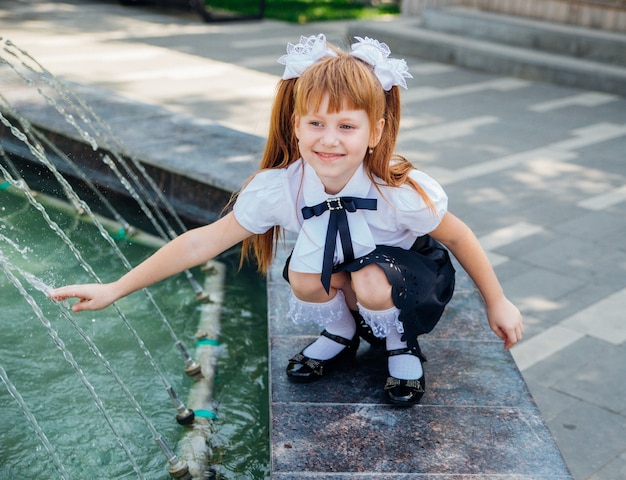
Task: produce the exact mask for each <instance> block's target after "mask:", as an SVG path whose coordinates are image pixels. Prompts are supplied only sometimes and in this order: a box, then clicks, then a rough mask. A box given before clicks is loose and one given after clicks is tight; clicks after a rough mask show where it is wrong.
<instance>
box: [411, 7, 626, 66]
mask: <svg viewBox="0 0 626 480" xmlns="http://www.w3.org/2000/svg"><path fill="white" fill-rule="evenodd" d="M422 20H423V23H422V25H423V26H424V27H425V28H427V29H428V30H434V31H438V32H444V33H450V34H453V35H462V36H466V37H471V38H476V39H481V40H488V41H495V42H500V43H504V44H507V45H513V46H518V47H523V48H529V49H533V50H540V51H545V52H552V53H558V54H561V55H568V56H572V57H577V58H584V59H587V60H593V61H597V62H602V63H609V64H616V65H622V66H626V34H623V33H618V32H608V31H602V30H595V29H591V28H584V27H577V26H572V25H565V24H560V23H553V22H546V21H541V20H533V19H530V18H523V17H517V16H512V15H506V14H503V13H493V12H486V11H483V10H478V9H475V8H465V7H449V8H429V9H425V10H424V11H423V12H422Z"/></svg>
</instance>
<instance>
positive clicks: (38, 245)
mask: <svg viewBox="0 0 626 480" xmlns="http://www.w3.org/2000/svg"><path fill="white" fill-rule="evenodd" d="M47 211H48V212H49V214H50V216H51V217H52V218H53V219H54V221H55V222H57V223H58V224H59V225H60V226H61V228H62V229H63V231H65V232H66V233H67V235H68V236H69V237H70V238H71V240H72V242H73V243H75V244H76V245H77V248H78V249H79V250H80V252H81V253H82V254H83V256H84V258H85V259H87V260H88V262H89V263H90V265H91V266H92V267H93V269H94V270H95V272H96V273H97V274H98V275H99V276H100V278H101V279H102V280H103V281H110V280H113V279H115V278H117V277H118V276H120V275H121V274H123V273H124V271H125V269H124V267H123V265H122V263H121V261H120V260H119V259H118V258H117V257H116V256H115V255H114V253H113V252H112V249H111V248H110V246H108V245H107V243H106V242H105V241H104V239H102V237H101V236H100V234H99V233H98V231H97V230H96V228H95V227H94V226H93V225H91V224H89V223H87V222H83V221H80V220H79V219H77V218H76V217H75V216H73V215H68V214H66V213H63V212H60V211H58V210H55V209H53V208H51V207H49V206H48V207H47ZM0 234H1V235H2V236H4V237H6V238H8V239H10V240H11V242H8V241H6V240H5V239H3V238H2V236H0V254H1V255H2V256H3V257H5V258H6V259H8V260H9V262H10V263H12V264H13V265H15V266H18V267H20V268H23V269H24V270H26V271H27V272H29V273H31V274H33V275H35V276H37V277H39V278H40V279H42V280H43V281H44V282H45V283H46V284H47V285H50V286H59V285H62V284H66V283H80V282H91V281H93V280H92V279H91V277H90V276H89V274H87V272H86V271H85V270H84V269H83V268H82V267H80V266H79V264H78V262H77V261H76V259H75V258H74V256H73V255H72V253H71V252H70V250H69V248H68V247H67V246H66V245H65V244H64V243H63V242H62V240H61V239H59V238H58V236H57V235H56V234H55V233H54V232H53V231H52V230H51V229H50V228H49V227H48V225H47V224H46V223H45V222H44V221H43V219H42V216H41V214H40V213H39V212H37V211H36V210H35V209H34V208H32V207H31V206H30V205H29V204H28V202H27V201H26V200H25V199H24V198H22V197H20V196H16V195H12V194H9V192H8V191H6V190H5V191H0ZM118 246H119V247H120V249H121V250H122V251H123V253H124V255H125V256H126V257H127V258H128V260H129V261H130V263H131V264H133V265H136V264H137V263H139V262H140V261H141V260H142V259H144V258H146V257H147V256H148V255H150V254H151V253H152V252H153V251H154V250H153V248H150V247H146V246H144V245H139V244H137V243H135V242H133V241H129V240H126V241H119V242H118ZM219 260H221V261H223V262H224V263H226V265H227V274H226V276H227V278H226V282H225V298H224V309H223V312H222V318H221V325H222V327H221V338H220V343H221V348H220V356H219V364H218V370H217V372H218V373H217V375H218V376H217V382H216V388H215V392H214V394H215V399H216V401H217V415H218V418H217V420H216V421H215V427H216V434H215V437H214V439H213V449H214V454H215V462H217V463H219V465H218V466H217V471H218V472H220V474H221V478H225V479H235V478H236V479H264V478H267V477H268V476H269V419H268V411H269V408H268V401H269V399H268V387H267V327H266V316H267V315H266V293H265V283H264V280H263V279H262V278H260V277H258V276H257V275H256V274H255V273H254V272H250V271H242V272H237V261H238V258H237V252H229V253H227V254H226V255H224V256H223V257H221V258H220V259H219ZM193 273H194V276H195V277H196V279H197V280H198V281H199V282H200V283H201V284H202V283H203V281H204V278H203V273H202V272H200V271H199V269H198V270H194V271H193ZM16 276H17V277H18V278H19V279H20V280H21V282H22V284H24V286H25V288H26V289H27V290H28V292H29V293H30V294H31V295H32V296H33V297H34V299H35V300H36V301H37V303H38V304H39V305H40V307H41V309H42V310H43V312H44V314H45V315H46V318H47V319H48V321H49V322H50V323H51V324H52V326H53V327H54V329H55V330H57V331H58V333H59V336H60V337H61V339H62V340H63V342H64V343H65V345H66V347H67V349H68V350H69V351H71V353H72V355H73V356H74V357H75V359H76V361H77V362H78V364H79V365H80V367H81V369H82V370H83V371H84V372H85V375H86V377H87V378H88V379H89V381H90V382H91V383H92V384H93V385H94V388H95V391H96V392H97V394H98V396H99V397H101V399H102V402H103V404H104V405H105V407H106V408H107V410H108V412H109V414H110V415H111V417H112V418H113V420H114V426H115V428H116V430H117V431H118V433H119V434H120V436H121V437H122V438H123V439H124V441H125V442H126V444H127V445H128V447H129V449H130V450H131V452H132V454H133V456H134V457H135V459H136V462H137V464H138V465H139V467H140V470H141V472H142V474H143V476H144V477H145V478H146V479H168V478H170V476H169V474H168V473H167V466H168V464H167V462H166V459H165V457H164V455H163V454H162V452H161V450H160V449H159V447H158V446H157V444H156V443H155V441H154V439H153V438H152V435H151V432H150V430H149V429H148V428H147V427H146V424H145V422H144V421H143V420H142V419H141V417H140V416H139V415H138V414H137V413H136V412H135V410H134V409H133V406H132V405H131V404H130V403H129V402H128V400H127V398H126V397H125V396H124V394H123V393H122V392H121V390H120V388H119V386H118V384H117V383H116V382H115V380H114V379H113V378H112V376H111V375H110V374H109V373H108V372H107V371H106V369H105V368H104V367H103V366H102V364H101V363H100V362H99V361H98V360H97V359H96V357H95V356H94V355H93V354H92V353H91V352H90V351H89V349H88V348H87V346H86V344H85V343H84V341H83V340H82V339H81V338H80V336H79V335H78V333H77V332H76V331H75V330H74V329H73V327H72V326H71V325H70V323H69V322H68V321H67V320H66V319H64V318H63V317H62V316H61V315H60V313H59V310H58V309H57V307H56V306H55V305H54V304H53V303H52V302H50V301H49V300H47V299H46V298H45V296H44V294H43V293H41V292H39V291H38V290H37V289H34V288H32V287H31V286H30V285H28V283H27V282H26V281H25V280H24V278H23V277H22V276H21V275H20V274H19V273H16ZM150 291H151V292H152V294H153V296H154V298H155V299H156V301H157V303H158V305H159V307H160V308H161V310H162V311H163V312H164V314H165V316H166V318H167V319H168V320H169V321H170V323H171V325H172V328H173V330H174V331H175V332H176V335H177V336H178V337H179V339H180V340H182V341H183V343H184V344H185V345H186V346H187V347H188V349H189V350H190V352H192V353H193V347H194V344H195V337H194V334H195V333H196V328H197V323H198V320H199V306H198V304H197V303H196V301H195V294H194V292H193V290H192V288H191V287H190V285H189V282H188V281H187V279H186V278H185V277H184V276H183V275H179V276H176V277H174V278H172V279H169V280H167V281H164V282H162V283H160V284H158V285H155V286H154V287H151V288H150ZM118 304H119V306H120V308H121V310H122V311H123V312H124V313H125V315H126V317H127V318H128V320H129V322H130V323H131V324H132V326H133V327H134V329H135V330H136V331H137V332H138V334H139V335H140V336H141V338H142V340H143V341H144V342H145V344H146V346H147V347H148V349H149V350H150V352H151V354H152V356H153V357H154V359H155V361H156V363H157V364H158V367H159V369H160V370H161V371H162V372H163V374H164V376H165V377H166V378H167V381H168V382H169V384H171V385H172V386H173V387H174V389H175V390H176V392H177V393H178V394H179V396H180V398H181V399H182V400H183V401H186V398H187V392H188V391H189V388H190V386H191V384H192V381H191V380H190V379H189V378H187V376H186V375H185V374H184V371H183V369H184V364H183V362H182V359H181V357H180V354H179V352H178V350H177V349H176V348H175V347H174V342H173V340H172V338H171V336H170V334H169V333H168V331H167V330H166V329H165V328H164V326H163V325H162V323H161V320H160V319H159V318H158V317H157V315H156V314H155V312H154V309H153V308H152V307H151V306H150V304H149V302H148V301H147V299H146V296H145V295H144V294H142V293H140V292H139V293H135V294H133V295H131V296H129V297H127V298H125V299H122V300H121V301H120V302H118ZM73 318H74V319H75V320H76V321H77V322H78V323H79V324H80V326H81V327H82V328H83V329H84V330H85V331H86V332H87V333H88V335H89V336H90V338H91V339H92V340H93V341H94V342H95V343H96V345H97V346H98V348H99V349H100V351H101V352H102V354H103V355H104V356H105V357H106V358H107V360H108V361H109V362H110V363H111V364H112V366H113V369H114V370H115V371H116V372H117V373H118V375H119V376H120V377H121V378H122V379H123V381H124V383H125V384H126V385H127V386H128V387H129V389H130V391H131V392H132V393H133V396H134V397H135V398H136V399H137V401H138V403H139V404H140V405H141V408H142V409H143V411H144V412H145V414H146V416H147V417H148V418H149V419H150V421H151V422H152V423H153V424H154V426H155V427H156V429H157V430H158V432H159V433H160V434H161V435H162V437H163V438H164V439H165V441H166V442H167V443H168V445H169V446H170V447H171V448H172V449H173V450H174V451H176V452H177V453H178V452H179V450H178V448H179V442H180V440H181V438H182V436H183V433H184V428H185V427H182V426H180V425H178V424H177V423H176V421H175V415H176V410H175V409H174V407H173V405H172V403H171V401H170V399H169V397H168V395H167V392H166V390H165V387H164V385H163V383H162V381H161V380H160V378H159V377H158V376H157V375H156V374H155V371H154V369H153V368H152V367H151V366H150V364H149V362H148V361H147V359H146V356H145V355H144V354H143V352H142V351H141V350H140V348H139V347H138V346H137V344H136V342H135V341H134V340H133V339H132V338H131V335H130V334H129V332H128V330H127V328H126V327H125V326H124V324H123V323H122V321H121V320H120V319H119V317H118V316H117V314H116V312H115V310H114V309H113V308H108V309H105V310H103V311H100V312H83V313H80V314H74V315H73ZM0 329H1V330H0V364H1V365H2V366H3V368H4V369H5V370H6V372H7V375H8V377H9V379H10V380H11V382H12V383H13V384H15V387H16V388H17V390H18V391H19V393H20V394H21V396H22V397H23V398H24V400H25V402H26V404H27V405H28V407H29V409H30V410H31V411H32V413H33V414H34V416H35V418H36V419H37V421H38V423H39V424H40V426H41V428H42V430H43V432H44V433H45V435H46V436H47V437H48V439H49V440H50V443H51V444H52V446H53V448H54V450H55V452H56V454H57V455H58V457H59V458H60V460H61V462H62V464H63V465H64V467H65V469H66V470H67V471H68V472H69V474H70V476H71V478H72V479H79V480H83V479H105V480H112V479H126V478H137V475H136V473H135V472H134V471H133V469H132V468H131V466H130V462H129V461H128V459H127V456H126V454H125V453H124V450H123V449H122V448H121V447H120V446H119V444H118V443H117V441H116V439H115V436H114V435H113V433H112V431H111V429H110V428H109V426H108V425H107V423H106V422H105V420H104V417H103V416H102V414H101V413H100V412H99V411H98V409H97V408H96V405H95V402H94V401H93V399H92V397H91V396H90V395H89V393H88V391H87V389H86V388H85V387H84V385H83V384H82V383H81V381H80V380H79V377H78V375H77V374H76V372H75V371H74V370H73V369H72V367H71V366H70V364H69V363H68V362H67V361H66V360H65V359H64V358H63V355H62V352H61V351H60V350H59V349H58V348H57V347H56V346H55V345H54V343H53V341H52V338H51V337H50V335H49V333H48V331H47V330H46V328H45V327H44V326H43V325H42V323H41V322H40V320H39V319H38V318H37V316H36V315H35V314H34V312H33V310H32V308H31V307H30V306H29V305H28V304H27V303H26V301H25V300H24V299H23V297H22V296H21V295H20V294H19V292H18V291H17V289H16V288H15V287H14V286H13V285H12V284H11V283H10V282H9V281H8V279H7V278H6V276H5V275H4V274H3V273H2V272H1V271H0ZM53 478H60V475H59V473H58V472H57V470H56V469H55V467H54V463H53V462H52V460H51V458H50V455H49V453H48V452H47V451H46V450H45V448H44V446H43V444H42V442H41V441H40V439H39V437H37V435H36V434H35V433H34V431H33V429H32V428H31V425H30V424H29V423H28V422H27V420H26V417H25V416H24V414H23V412H22V409H21V408H20V406H19V405H18V404H17V402H16V401H15V400H14V399H13V397H11V396H10V395H9V392H8V390H7V389H6V388H5V386H4V383H2V382H0V480H5V479H6V480H8V479H11V480H17V479H20V480H21V479H25V480H30V479H33V480H39V479H53Z"/></svg>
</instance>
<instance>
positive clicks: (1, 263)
mask: <svg viewBox="0 0 626 480" xmlns="http://www.w3.org/2000/svg"><path fill="white" fill-rule="evenodd" d="M0 269H2V271H3V272H4V274H5V275H6V277H7V279H8V280H9V281H10V282H11V283H12V284H13V286H14V287H15V288H17V290H18V291H19V293H20V294H21V295H22V297H23V298H24V300H26V302H27V303H28V304H29V305H30V307H31V308H32V309H33V311H34V312H35V315H36V316H37V318H38V319H39V321H40V322H41V323H42V325H43V326H44V327H45V328H46V329H47V330H48V334H49V335H50V337H52V340H53V341H54V344H55V345H56V347H57V348H58V349H59V350H60V351H61V353H62V354H63V358H64V359H65V360H66V361H67V362H68V363H69V364H70V365H71V366H72V368H73V369H74V370H75V371H76V373H77V375H78V377H79V378H80V380H81V382H82V383H83V385H84V386H85V388H86V389H87V391H88V392H89V394H90V395H91V398H92V399H93V401H94V403H95V404H96V407H97V408H98V410H100V413H102V415H103V417H104V419H105V421H106V422H107V425H108V426H109V428H110V429H111V431H112V432H113V434H114V436H115V439H116V440H117V442H118V444H119V445H120V446H121V447H122V449H123V450H124V452H125V454H126V456H127V458H128V460H129V461H130V463H131V465H132V467H133V470H134V471H135V473H136V474H137V477H138V478H140V479H143V478H144V476H143V474H142V473H141V470H140V468H139V465H137V462H136V460H135V457H134V456H133V454H132V452H131V451H130V449H129V448H128V445H126V442H125V441H124V439H123V438H122V437H121V435H120V434H119V432H118V431H117V428H116V427H115V424H114V422H113V419H112V418H111V416H110V414H109V412H108V410H107V409H106V407H105V406H104V404H103V403H102V400H101V399H100V397H99V396H98V393H97V392H96V390H95V388H94V387H93V385H92V384H91V382H90V381H89V379H88V378H87V377H86V375H85V373H84V372H83V371H82V369H81V368H80V366H79V365H78V363H77V362H76V360H75V359H74V356H73V355H72V353H71V352H70V351H69V350H68V349H67V347H66V346H65V343H64V342H63V340H62V339H61V338H60V337H59V334H58V332H57V331H56V330H55V329H54V328H53V327H52V325H51V324H50V322H49V320H48V319H47V318H46V316H45V315H44V313H43V312H42V311H41V308H40V307H39V305H38V304H37V302H36V301H35V299H34V298H33V297H32V296H31V295H30V294H29V293H28V292H27V291H26V289H25V288H24V286H23V285H22V283H21V282H20V280H19V279H18V278H17V277H16V276H15V275H14V274H13V273H12V272H11V269H10V268H9V265H8V262H7V261H6V260H5V259H4V256H3V255H2V254H1V252H0Z"/></svg>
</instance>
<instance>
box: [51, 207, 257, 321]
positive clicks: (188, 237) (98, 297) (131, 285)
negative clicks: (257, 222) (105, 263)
mask: <svg viewBox="0 0 626 480" xmlns="http://www.w3.org/2000/svg"><path fill="white" fill-rule="evenodd" d="M250 235H252V234H251V233H250V232H249V231H248V230H246V229H245V228H243V227H242V226H241V225H240V224H239V222H237V220H236V219H235V215H234V214H233V213H232V212H231V213H229V214H228V215H226V216H225V217H223V218H221V219H219V220H218V221H216V222H215V223H212V224H210V225H206V226H204V227H199V228H196V229H193V230H189V231H188V232H185V233H183V234H182V235H180V236H178V237H176V238H175V239H173V240H172V241H170V242H169V243H167V244H166V245H165V246H163V247H162V248H161V249H159V250H158V251H157V252H155V253H154V254H153V255H152V256H151V257H149V258H148V259H146V260H145V261H144V262H142V263H141V264H140V265H138V266H137V267H135V268H133V269H132V270H131V271H130V272H128V273H127V274H125V275H124V276H122V277H121V278H120V279H119V280H117V281H115V282H112V283H106V284H85V285H69V286H66V287H61V288H57V289H55V290H53V291H52V292H50V294H49V297H50V298H53V299H55V300H65V299H67V298H78V299H79V301H78V303H76V304H75V305H74V306H73V307H72V310H73V311H75V312H80V311H81V310H100V309H102V308H105V307H107V306H109V305H111V304H112V303H113V302H115V301H116V300H119V299H120V298H122V297H125V296H126V295H128V294H130V293H133V292H135V291H137V290H140V289H142V288H145V287H147V286H149V285H152V284H154V283H156V282H159V281H161V280H163V279H165V278H167V277H170V276H172V275H174V274H176V273H180V272H182V271H184V270H187V269H189V268H191V267H195V266H196V265H200V264H202V263H204V262H206V261H208V260H211V259H212V258H214V257H216V256H217V255H219V254H220V253H222V252H223V251H225V250H227V249H228V248H230V247H232V246H234V245H236V244H237V243H239V242H241V241H242V240H243V239H245V238H247V237H249V236H250Z"/></svg>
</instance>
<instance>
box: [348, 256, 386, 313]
mask: <svg viewBox="0 0 626 480" xmlns="http://www.w3.org/2000/svg"><path fill="white" fill-rule="evenodd" d="M352 288H353V289H354V292H355V293H356V298H357V300H358V302H359V303H360V304H361V305H363V306H364V307H365V308H369V309H371V310H386V309H388V308H391V307H393V301H392V300H391V284H390V283H389V281H388V280H387V276H386V275H385V272H383V270H382V269H381V268H380V267H379V266H378V265H368V266H367V267H364V268H362V269H361V270H358V271H356V272H353V273H352Z"/></svg>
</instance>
